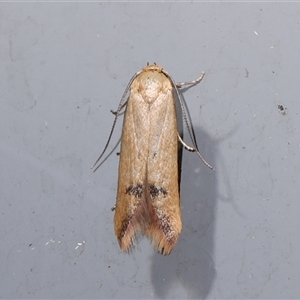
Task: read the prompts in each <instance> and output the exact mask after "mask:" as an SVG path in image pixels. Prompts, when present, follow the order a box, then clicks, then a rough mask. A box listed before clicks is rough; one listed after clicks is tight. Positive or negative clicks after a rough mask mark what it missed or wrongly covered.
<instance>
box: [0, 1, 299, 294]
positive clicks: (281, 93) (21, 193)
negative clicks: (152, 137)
mask: <svg viewBox="0 0 300 300" xmlns="http://www.w3.org/2000/svg"><path fill="white" fill-rule="evenodd" d="M0 8H1V10H0V34H1V36H0V43H1V52H0V55H1V75H0V76H1V78H0V86H1V89H0V93H1V103H0V105H1V109H0V128H1V129H0V137H1V144H0V153H1V156H0V159H1V173H0V182H1V218H0V237H1V252H0V257H1V259H0V297H1V298H129V299H139V298H140V299H146V298H147V299H148V298H149V299H156V298H177V299H179V298H182V299H186V298H214V299H216V298H220V299H226V298H234V299H237V298H238V299H250V298H260V299H262V298H299V297H300V285H299V280H300V275H299V274H300V273H299V264H300V254H299V253H300V239H299V215H300V205H299V190H300V188H299V180H300V178H299V177H300V176H299V171H300V160H299V147H300V140H299V136H300V133H299V125H300V121H299V113H300V101H299V92H300V89H299V77H300V74H299V67H300V59H299V57H300V56H299V53H300V52H299V50H300V47H299V43H300V42H299V41H300V39H299V36H300V23H299V20H300V5H299V4H297V3H289V4H287V3H223V4H220V3H164V4H162V3H85V4H84V3H1V4H0ZM147 62H156V63H158V64H160V65H162V66H163V67H164V68H165V69H166V70H167V71H168V72H169V73H170V74H171V75H172V76H173V78H174V79H175V80H176V81H186V80H192V79H195V78H196V77H197V76H198V75H199V74H200V73H201V71H203V70H204V71H205V72H206V76H205V78H204V79H203V81H202V82H201V83H200V84H198V85H196V86H195V87H193V88H190V89H188V90H186V91H185V92H184V98H185V100H186V102H187V105H188V108H189V111H190V115H191V118H192V122H193V125H194V130H195V133H196V137H197V140H198V145H199V148H200V151H201V152H202V154H203V156H204V157H205V159H206V160H207V161H208V162H209V163H210V164H212V165H213V166H214V168H215V171H211V170H209V169H208V168H207V167H205V166H204V165H203V163H202V162H201V161H200V160H199V158H198V157H197V155H196V154H194V153H189V152H184V155H183V164H182V180H181V181H182V185H181V203H182V205H181V207H182V221H183V230H182V233H181V235H180V238H179V241H178V243H177V245H176V246H175V248H174V250H173V252H172V253H171V255H170V256H168V257H162V256H160V255H159V254H156V253H154V252H153V249H152V247H151V246H150V244H149V243H148V241H147V240H145V239H143V240H141V242H140V243H139V245H138V247H137V249H136V251H134V252H133V253H132V254H130V255H128V254H124V253H121V252H120V250H119V248H118V245H117V241H116V238H115V236H114V233H113V222H112V219H113V213H112V212H111V210H110V208H111V207H112V206H113V205H114V203H115V194H116V184H117V182H116V179H117V164H118V157H117V156H116V155H115V152H114V153H113V154H112V155H111V156H110V157H109V158H108V159H107V160H106V161H105V163H104V164H103V165H102V166H101V168H99V169H98V171H97V172H96V173H92V172H91V170H90V166H91V164H92V163H93V162H94V161H95V159H96V158H97V155H99V153H100V152H101V151H102V149H103V147H104V145H105V143H106V139H107V137H108V133H109V130H110V128H111V125H112V121H113V116H112V115H111V114H110V112H109V110H110V109H116V107H117V105H118V102H119V100H120V98H121V95H122V93H123V91H124V89H125V86H126V84H127V83H128V81H129V79H130V78H131V76H132V75H133V74H134V73H135V72H136V71H138V70H140V69H141V68H142V67H143V66H144V65H145V64H146V63H147ZM278 105H282V106H283V107H282V108H283V110H280V107H278ZM121 123H122V120H121V119H120V120H119V123H118V129H117V130H116V132H115V134H114V137H113V141H112V144H111V146H110V150H111V149H112V148H113V146H114V145H115V143H116V142H117V141H118V137H119V135H120V127H121V126H120V125H121ZM187 141H188V139H187Z"/></svg>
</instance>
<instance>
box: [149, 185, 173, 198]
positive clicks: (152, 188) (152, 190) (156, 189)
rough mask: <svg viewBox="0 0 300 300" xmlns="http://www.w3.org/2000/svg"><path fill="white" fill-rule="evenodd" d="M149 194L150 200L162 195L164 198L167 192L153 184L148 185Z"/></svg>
mask: <svg viewBox="0 0 300 300" xmlns="http://www.w3.org/2000/svg"><path fill="white" fill-rule="evenodd" d="M149 193H150V197H151V199H153V198H156V197H157V196H158V195H160V194H161V195H163V196H164V197H165V196H166V195H167V194H168V191H167V190H166V189H165V188H163V187H157V186H155V185H154V184H150V186H149Z"/></svg>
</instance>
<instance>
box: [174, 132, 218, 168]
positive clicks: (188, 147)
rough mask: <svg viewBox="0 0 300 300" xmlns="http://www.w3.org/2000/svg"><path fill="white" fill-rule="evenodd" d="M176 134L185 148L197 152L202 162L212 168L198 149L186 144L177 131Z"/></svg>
mask: <svg viewBox="0 0 300 300" xmlns="http://www.w3.org/2000/svg"><path fill="white" fill-rule="evenodd" d="M177 136H178V139H179V141H180V143H181V144H182V146H183V147H184V148H185V149H187V150H188V151H191V152H197V154H198V155H199V157H200V158H201V160H202V161H203V162H204V164H205V165H206V166H208V167H209V168H210V169H212V170H213V167H212V166H211V165H210V164H209V163H208V162H207V161H206V160H205V159H204V158H203V157H202V155H201V153H200V152H199V150H198V149H196V148H193V147H190V146H189V145H187V144H186V143H185V142H184V141H183V139H182V138H181V136H180V135H179V133H178V132H177Z"/></svg>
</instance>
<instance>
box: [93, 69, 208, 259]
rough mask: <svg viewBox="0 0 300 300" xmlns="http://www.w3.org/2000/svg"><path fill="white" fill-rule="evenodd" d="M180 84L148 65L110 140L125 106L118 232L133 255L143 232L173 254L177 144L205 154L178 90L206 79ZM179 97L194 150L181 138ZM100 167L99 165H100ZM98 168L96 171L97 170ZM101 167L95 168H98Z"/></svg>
mask: <svg viewBox="0 0 300 300" xmlns="http://www.w3.org/2000/svg"><path fill="white" fill-rule="evenodd" d="M203 76H204V72H202V74H201V76H200V77H199V78H197V79H196V80H193V81H189V82H181V83H175V81H174V80H173V78H172V77H171V76H170V75H169V74H168V73H167V72H166V71H165V70H164V69H163V68H162V67H161V66H159V65H156V64H151V65H149V64H147V66H145V67H144V68H143V69H142V70H140V71H138V72H137V73H136V74H135V75H134V76H133V77H132V78H131V80H130V81H129V83H128V85H127V88H126V89H125V92H124V94H123V97H122V99H121V101H120V103H119V106H118V108H117V110H116V112H113V113H114V114H115V119H114V122H113V126H112V130H111V132H110V135H109V138H108V141H107V143H106V146H105V147H104V150H103V152H102V154H101V155H100V157H99V158H98V159H97V161H96V162H95V164H94V165H93V166H92V168H93V167H95V166H96V165H97V163H98V162H99V161H100V159H101V158H102V156H103V154H104V152H105V151H106V149H107V146H108V144H109V142H110V139H111V136H112V133H113V130H114V127H115V125H116V121H117V118H118V116H119V115H120V114H121V112H122V110H123V108H125V113H124V120H123V127H122V136H121V150H120V162H119V175H118V189H117V199H116V204H115V207H114V210H115V215H114V229H115V234H116V236H117V240H118V243H119V245H120V248H121V249H122V250H124V251H126V252H128V251H130V250H131V249H132V248H133V247H134V245H135V244H136V240H137V237H138V236H139V235H141V234H144V235H146V236H147V237H148V239H149V240H150V241H151V242H152V244H153V245H154V248H155V249H156V250H157V251H158V252H160V253H161V254H163V255H167V254H169V253H170V252H171V251H172V249H173V247H174V245H175V244H176V241H177V239H178V236H179V234H180V232H181V228H182V223H181V214H180V197H179V178H178V146H179V145H178V141H179V142H181V143H182V144H183V146H184V147H185V148H187V149H188V150H189V151H195V152H196V153H197V154H198V155H199V157H200V158H201V160H202V161H203V162H204V163H205V164H206V165H207V166H208V167H209V168H212V167H211V166H210V165H209V164H208V163H207V162H206V161H205V160H204V159H203V157H202V156H201V154H200V152H199V150H198V148H197V145H196V141H195V137H194V134H193V131H192V129H191V126H190V121H189V119H188V118H187V113H186V109H185V105H184V102H183V100H182V97H181V96H180V93H179V91H178V88H180V87H182V86H184V85H193V84H196V83H198V82H200V81H201V80H202V78H203ZM174 95H175V96H176V97H177V99H178V100H179V103H180V107H181V110H182V116H183V119H184V121H185V123H186V124H187V128H188V132H189V135H190V137H191V141H192V144H193V147H190V146H188V145H186V144H185V143H184V142H183V140H182V139H181V137H180V135H179V134H178V129H177V117H176V106H175V100H174ZM98 167H99V166H98ZM98 167H97V168H98ZM97 168H96V169H97Z"/></svg>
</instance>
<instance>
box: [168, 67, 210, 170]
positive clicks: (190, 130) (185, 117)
mask: <svg viewBox="0 0 300 300" xmlns="http://www.w3.org/2000/svg"><path fill="white" fill-rule="evenodd" d="M163 72H164V74H165V75H166V76H167V77H168V78H169V79H170V80H171V82H172V84H173V86H174V89H175V91H176V95H177V98H178V101H179V104H180V107H181V112H182V118H183V120H184V122H185V124H186V127H187V129H188V133H189V136H190V138H191V141H192V144H193V147H190V146H188V145H187V144H186V143H184V142H183V140H182V138H181V137H180V136H179V134H178V137H179V141H180V142H181V144H182V145H183V146H184V147H185V148H186V149H187V150H189V151H192V152H196V153H197V154H198V156H199V157H200V159H201V160H202V162H203V163H204V164H205V165H206V166H207V167H208V168H210V169H212V170H213V167H212V166H211V165H210V164H209V163H208V162H207V161H206V160H205V159H204V158H203V156H202V155H201V153H200V151H199V150H198V146H197V142H196V138H195V133H194V130H193V128H192V125H191V122H190V118H189V117H188V113H187V110H186V108H185V104H184V101H183V100H182V97H181V94H180V93H179V91H178V88H180V87H182V86H184V85H193V84H197V83H199V82H200V81H201V80H202V79H203V77H204V75H205V73H204V72H202V73H201V75H200V76H199V77H198V78H197V79H195V80H192V81H187V82H178V83H176V82H175V81H174V79H173V78H172V77H171V76H170V75H169V74H168V73H167V72H166V71H163ZM192 149H193V150H192Z"/></svg>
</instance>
